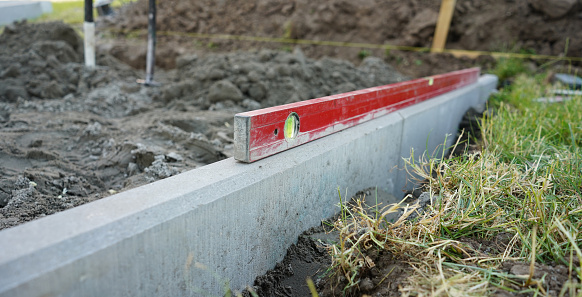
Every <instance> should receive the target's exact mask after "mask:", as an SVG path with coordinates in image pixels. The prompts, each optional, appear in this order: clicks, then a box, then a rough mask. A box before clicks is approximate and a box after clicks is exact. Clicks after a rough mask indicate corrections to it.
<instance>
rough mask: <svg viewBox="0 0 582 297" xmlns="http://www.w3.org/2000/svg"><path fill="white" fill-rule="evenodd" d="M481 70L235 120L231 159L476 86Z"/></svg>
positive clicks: (249, 157)
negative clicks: (469, 86)
mask: <svg viewBox="0 0 582 297" xmlns="http://www.w3.org/2000/svg"><path fill="white" fill-rule="evenodd" d="M479 74H480V69H479V68H470V69H464V70H459V71H454V72H449V73H445V74H440V75H435V76H431V77H425V78H419V79H415V80H410V81H405V82H400V83H395V84H390V85H384V86H380V87H374V88H369V89H363V90H358V91H353V92H348V93H343V94H337V95H332V96H327V97H322V98H317V99H311V100H306V101H301V102H297V103H291V104H286V105H280V106H274V107H269V108H265V109H259V110H254V111H249V112H243V113H239V114H236V115H235V116H234V146H235V148H234V150H235V151H234V158H235V159H236V160H239V161H242V162H247V163H250V162H254V161H257V160H259V159H262V158H265V157H268V156H270V155H274V154H276V153H279V152H282V151H284V150H288V149H290V148H293V147H296V146H298V145H302V144H304V143H306V142H309V141H312V140H315V139H318V138H321V137H323V136H327V135H329V134H332V133H335V132H338V131H340V130H343V129H346V128H349V127H352V126H355V125H358V124H360V123H363V122H366V121H369V120H371V119H374V118H377V117H380V116H383V115H385V114H388V113H390V112H393V111H395V110H398V109H401V108H403V107H406V106H410V105H413V104H415V103H419V102H422V101H425V100H427V99H430V98H433V97H436V96H438V95H441V94H444V93H447V92H450V91H453V90H455V89H458V88H461V87H463V86H466V85H469V84H472V83H475V82H477V79H478V78H479Z"/></svg>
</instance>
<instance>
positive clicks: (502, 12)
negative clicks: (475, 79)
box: [0, 0, 582, 296]
mask: <svg viewBox="0 0 582 297" xmlns="http://www.w3.org/2000/svg"><path fill="white" fill-rule="evenodd" d="M235 2H236V1H234V0H220V1H215V0H202V1H194V0H189V1H159V2H158V30H160V31H165V32H170V31H171V32H176V34H173V35H172V36H169V34H163V32H162V33H160V34H159V36H158V43H157V55H156V62H157V63H156V65H157V67H158V68H157V69H156V73H155V80H156V81H157V82H159V83H160V84H161V85H160V86H159V87H146V86H143V85H139V84H137V83H136V80H137V79H140V78H144V77H145V73H144V69H145V55H146V42H145V38H146V34H145V30H146V28H147V1H145V0H139V1H136V2H133V3H131V4H128V5H126V6H124V7H122V8H120V9H118V10H117V11H116V16H114V17H99V18H97V32H98V39H97V40H98V42H97V54H98V55H97V65H98V66H97V67H95V68H93V69H89V68H86V67H84V65H83V40H82V39H81V37H80V36H79V34H78V32H79V28H80V27H79V26H78V25H67V24H63V23H26V22H22V23H14V24H10V25H7V26H5V27H4V29H3V33H2V35H0V176H1V179H0V230H1V229H5V228H10V227H14V226H17V225H19V224H22V223H25V222H27V221H31V220H34V219H37V218H40V217H43V216H47V215H51V214H54V213H56V212H59V211H63V210H65V209H68V208H72V207H75V206H78V205H81V204H83V203H87V202H90V201H94V200H96V199H100V198H103V197H106V196H109V195H112V194H114V193H117V192H120V191H124V190H127V189H130V188H134V187H137V186H140V185H143V184H146V183H150V182H153V181H155V180H159V179H163V178H166V177H169V176H172V175H176V174H179V173H180V172H184V171H187V170H191V169H194V168H197V167H200V166H204V165H206V164H209V163H212V162H216V161H219V160H222V159H225V158H228V157H231V156H232V154H233V127H232V125H233V115H234V114H235V113H238V112H243V111H248V110H254V109H258V108H264V107H269V106H275V105H281V104H286V103H292V102H297V101H301V100H307V99H311V98H317V97H322V96H327V95H332V94H336V93H342V92H348V91H353V90H357V89H362V88H367V87H372V86H378V85H384V84H389V83H394V82H399V81H403V80H407V79H410V78H418V77H423V76H428V75H433V74H438V73H444V72H448V71H453V70H458V69H463V68H468V67H473V66H480V67H482V71H484V72H487V71H489V70H490V69H493V67H494V66H495V64H496V62H495V60H494V59H493V58H491V57H490V56H486V55H485V56H481V57H479V58H477V59H470V58H456V57H454V56H452V55H451V54H436V53H428V52H408V51H402V50H384V49H367V48H358V47H350V46H342V47H338V46H328V45H297V44H293V43H277V42H261V41H257V40H255V41H237V40H232V39H224V38H219V37H218V36H215V37H208V38H196V37H194V36H188V35H187V34H185V33H204V34H230V35H245V36H262V37H272V38H295V39H306V40H316V41H317V40H319V41H340V42H350V43H371V44H392V45H401V46H414V47H430V45H431V43H432V36H433V34H434V28H435V24H436V21H437V17H438V10H439V4H440V1H439V0H413V1H407V2H406V3H404V2H402V1H396V0H389V1H379V0H365V1H357V2H354V1H345V0H326V1H306V0H295V1H279V0H256V1H244V3H242V4H240V3H238V2H237V3H235ZM457 2H458V3H457V6H456V10H455V14H454V18H453V21H452V25H451V29H450V32H449V39H448V43H447V48H456V49H466V50H481V51H516V52H526V53H537V54H544V55H554V56H559V55H564V54H566V55H567V56H574V57H581V56H582V38H581V35H580V32H579V30H580V28H582V3H581V2H580V1H578V2H576V1H573V2H572V1H562V2H572V5H570V6H569V8H568V9H567V11H566V12H565V13H562V12H561V10H564V8H563V7H562V6H560V7H547V6H548V5H546V4H538V2H541V1H526V0H512V1H510V0H494V1H484V0H470V1H457ZM560 9H561V10H560ZM135 30H141V31H140V32H135ZM526 65H528V67H529V68H530V71H534V72H535V71H537V70H538V69H542V70H552V69H554V68H556V67H563V66H568V67H570V69H577V67H579V66H580V64H579V63H578V64H576V63H574V64H572V63H567V62H563V61H562V62H560V61H557V60H540V61H534V60H528V61H527V62H526ZM556 69H558V68H556ZM266 195H267V193H266ZM265 199H268V197H265ZM302 242H303V243H304V244H303V245H302V247H300V248H297V247H292V248H291V251H292V252H293V251H295V252H296V254H295V255H296V256H297V257H299V258H303V259H305V257H304V256H303V254H302V253H303V252H301V251H298V250H297V249H303V250H305V249H306V250H309V251H310V253H312V252H313V253H315V254H313V255H315V256H313V255H312V256H309V257H308V259H312V258H313V261H319V260H318V259H323V260H322V261H324V262H322V263H325V261H326V260H325V259H324V257H323V256H322V254H321V250H320V248H318V247H316V246H314V245H313V242H312V241H307V240H304V239H301V238H300V240H299V244H298V246H299V245H301V243H302ZM310 257H311V258H310ZM388 264H390V263H388ZM388 264H387V265H388ZM393 264H394V263H392V264H390V265H393ZM394 265H396V264H394ZM281 268H282V269H287V268H286V266H285V265H283V266H281ZM399 269H400V268H399ZM296 271H297V270H296ZM284 273H287V274H289V272H284ZM291 274H293V273H292V272H291ZM301 277H303V276H302V275H301ZM265 278H268V277H267V276H264V277H263V281H264V280H265ZM261 285H264V282H263V283H260V282H259V284H258V286H259V287H260V286H261ZM292 285H293V284H292V283H290V284H287V285H285V284H284V285H277V286H278V288H279V291H277V292H278V293H273V291H269V290H270V289H269V290H267V289H265V292H269V293H266V294H273V296H292V295H290V294H291V293H292V291H289V290H290V289H287V287H288V286H292ZM392 289H393V290H391V291H390V290H389V291H386V292H376V293H377V294H375V295H373V296H392V295H394V294H397V293H398V285H397V282H395V284H394V285H393V288H392ZM286 290H287V291H288V292H287V291H286ZM290 292H291V293H290ZM265 296H267V295H265ZM329 296H332V295H329Z"/></svg>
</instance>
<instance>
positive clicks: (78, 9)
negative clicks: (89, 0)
mask: <svg viewBox="0 0 582 297" xmlns="http://www.w3.org/2000/svg"><path fill="white" fill-rule="evenodd" d="M52 5H53V11H52V12H51V13H45V14H43V15H42V16H40V17H38V18H36V19H34V20H31V22H51V21H63V22H64V23H67V24H79V23H82V22H83V20H84V14H85V10H84V9H85V8H84V7H85V6H84V5H85V2H84V1H70V2H53V3H52ZM94 13H95V15H97V11H94Z"/></svg>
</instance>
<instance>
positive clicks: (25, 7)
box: [0, 1, 53, 26]
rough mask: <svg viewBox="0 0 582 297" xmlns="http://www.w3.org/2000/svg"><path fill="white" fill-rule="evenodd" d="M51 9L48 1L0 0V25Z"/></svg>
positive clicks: (47, 11)
mask: <svg viewBox="0 0 582 297" xmlns="http://www.w3.org/2000/svg"><path fill="white" fill-rule="evenodd" d="M52 11H53V6H52V3H51V2H49V1H0V26H3V25H6V24H10V23H12V22H14V21H20V20H24V19H34V18H37V17H39V16H41V15H42V14H43V13H50V12H52Z"/></svg>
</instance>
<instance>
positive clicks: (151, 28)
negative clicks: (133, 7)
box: [145, 0, 156, 84]
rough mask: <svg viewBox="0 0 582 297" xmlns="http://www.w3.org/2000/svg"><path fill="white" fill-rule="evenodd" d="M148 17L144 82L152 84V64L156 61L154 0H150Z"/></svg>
mask: <svg viewBox="0 0 582 297" xmlns="http://www.w3.org/2000/svg"><path fill="white" fill-rule="evenodd" d="M148 19H149V23H148V51H147V60H146V81H145V82H146V84H154V65H155V62H156V0H150V8H149V15H148Z"/></svg>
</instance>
